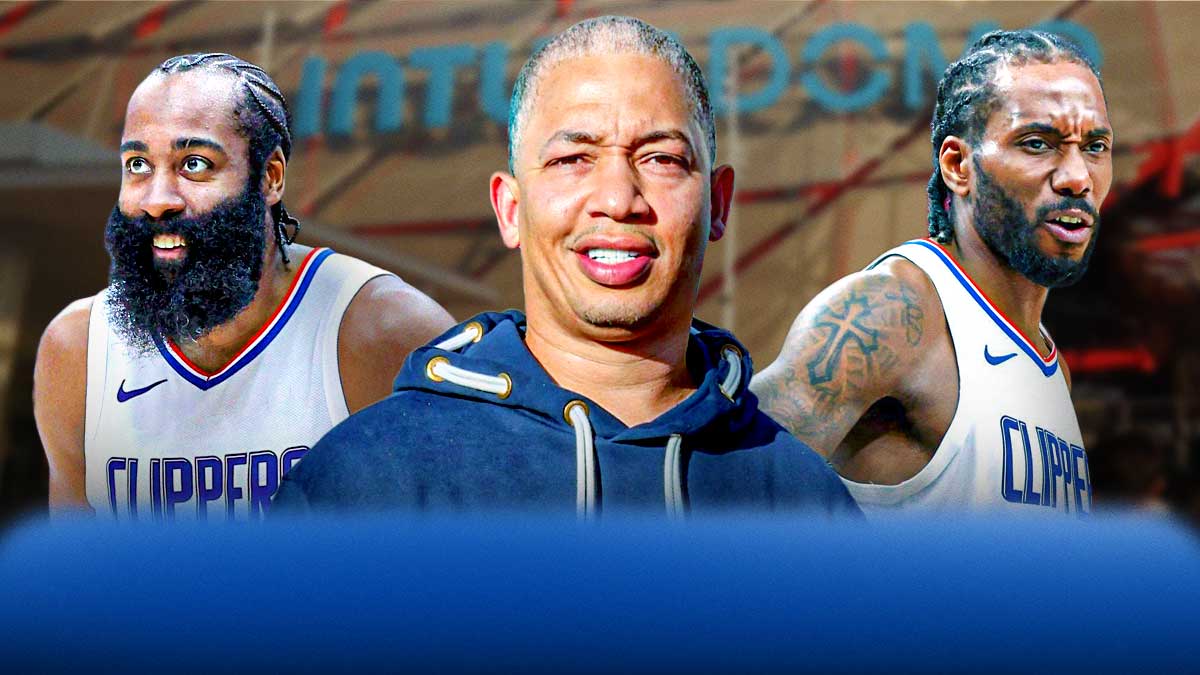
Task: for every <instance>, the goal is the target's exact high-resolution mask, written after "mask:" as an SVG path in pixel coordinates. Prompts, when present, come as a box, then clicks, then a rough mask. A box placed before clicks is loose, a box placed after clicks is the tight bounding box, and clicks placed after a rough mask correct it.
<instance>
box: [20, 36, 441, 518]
mask: <svg viewBox="0 0 1200 675" xmlns="http://www.w3.org/2000/svg"><path fill="white" fill-rule="evenodd" d="M289 123H290V116H289V114H288V109H287V103H286V101H285V100H284V97H283V95H282V94H281V93H280V91H279V88H278V87H277V86H276V85H275V83H274V82H273V81H272V80H271V78H270V76H268V75H267V73H266V72H264V71H263V70H262V69H261V68H259V67H258V66H255V65H253V64H251V63H247V62H246V61H243V60H241V59H239V58H237V57H234V56H230V55H228V54H190V55H186V56H177V57H174V58H171V59H168V60H167V61H165V62H163V63H162V65H160V66H158V67H157V68H155V70H154V71H153V72H151V73H150V75H149V76H148V77H147V78H146V79H145V80H144V81H143V82H142V83H141V84H140V85H139V86H138V87H137V89H136V90H135V91H134V93H133V95H132V97H131V98H130V101H129V105H128V108H127V110H126V115H125V125H124V130H123V133H122V138H121V147H120V153H121V164H122V174H121V190H120V195H119V197H118V201H117V204H116V206H115V207H114V208H113V210H112V213H111V215H110V216H109V219H108V224H107V227H106V229H105V244H106V247H107V249H108V252H109V255H110V257H111V259H112V265H111V268H110V277H109V282H110V283H109V286H108V287H107V288H106V289H104V290H103V291H101V292H100V293H99V294H97V295H96V296H94V297H92V298H86V299H83V300H79V301H76V302H74V303H72V304H71V305H69V306H68V307H67V308H66V309H65V310H63V312H62V313H60V314H59V315H58V316H57V317H56V318H55V319H54V320H53V321H52V322H51V324H50V326H49V327H48V328H47V329H46V332H45V334H44V335H43V336H42V340H41V344H40V346H39V348H38V356H37V364H36V367H35V374H34V412H35V416H36V419H37V424H38V430H39V433H40V434H41V437H42V442H43V444H44V446H45V449H46V457H47V459H48V461H49V466H50V504H51V507H52V509H53V510H65V509H80V510H85V511H87V510H91V511H94V512H96V513H97V514H101V515H109V516H116V517H119V518H138V519H142V520H151V519H168V520H169V519H173V518H180V519H184V518H188V519H190V518H225V517H246V516H251V517H254V516H258V515H261V514H262V512H263V511H264V510H265V509H266V508H267V507H268V506H269V504H270V499H271V497H272V495H273V494H274V492H275V489H276V488H277V486H278V485H279V482H280V480H281V478H282V476H283V474H284V473H285V472H286V471H287V470H288V469H289V468H291V466H293V465H294V464H295V463H296V462H297V461H299V460H300V458H301V457H302V456H303V455H304V454H305V453H306V452H307V450H308V447H309V446H310V445H313V444H315V443H316V441H317V440H318V439H319V438H320V437H321V436H322V435H323V434H324V433H325V432H326V431H328V430H329V429H330V428H332V427H333V426H334V425H335V424H337V423H338V422H340V421H341V420H342V419H344V418H346V417H347V416H348V415H349V414H350V413H351V412H354V411H356V410H359V409H361V408H363V407H365V406H367V405H368V404H370V403H373V402H374V401H377V400H379V399H381V398H383V397H384V396H386V395H387V394H388V392H390V391H391V380H392V377H393V376H394V374H395V373H396V372H397V371H398V370H399V368H400V365H401V364H402V363H403V361H404V358H405V357H406V356H407V355H408V353H409V352H411V351H412V350H413V349H414V348H416V347H417V346H419V345H422V344H424V343H425V342H427V341H428V340H429V339H430V338H432V337H434V336H436V335H437V334H439V333H441V332H443V331H444V330H445V329H446V328H447V327H449V326H450V325H452V324H453V320H452V319H451V317H450V316H449V314H447V313H446V311H445V310H444V309H442V308H441V307H440V306H439V305H438V304H437V303H435V302H434V301H432V300H431V299H429V298H428V297H426V296H425V295H423V294H422V293H420V292H419V291H417V290H416V289H414V288H412V287H411V286H408V285H407V284H405V283H404V282H402V281H400V280H399V279H398V278H396V277H395V276H394V275H391V274H389V273H387V272H385V271H383V270H381V269H379V268H376V267H374V266H371V265H369V264H367V263H365V262H363V261H360V260H356V259H354V258H350V257H347V256H343V255H339V254H336V253H334V252H333V251H331V250H329V249H320V248H317V249H314V248H311V247H308V246H302V245H299V244H296V243H294V241H293V240H294V239H295V236H296V234H297V232H298V231H299V229H300V224H299V222H298V221H296V219H295V218H293V217H292V216H291V215H289V214H288V212H287V209H285V208H284V206H283V193H284V183H285V175H286V171H287V163H288V159H289V157H290V155H291V149H292V142H291V133H290V130H289Z"/></svg>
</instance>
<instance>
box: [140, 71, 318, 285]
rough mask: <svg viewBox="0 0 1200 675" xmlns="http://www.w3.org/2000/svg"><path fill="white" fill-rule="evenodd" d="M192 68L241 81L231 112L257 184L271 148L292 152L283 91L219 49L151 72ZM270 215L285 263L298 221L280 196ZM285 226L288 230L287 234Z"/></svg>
mask: <svg viewBox="0 0 1200 675" xmlns="http://www.w3.org/2000/svg"><path fill="white" fill-rule="evenodd" d="M195 69H206V70H219V71H223V72H226V73H230V74H232V75H233V76H234V77H236V78H237V80H238V82H239V83H240V84H241V91H240V93H241V97H240V100H239V101H238V102H237V104H236V106H235V110H234V115H235V116H236V117H237V121H238V131H239V132H241V134H242V136H244V137H245V138H246V140H247V141H248V142H249V144H250V181H251V184H252V185H260V184H261V183H262V176H263V171H265V170H266V164H267V158H268V157H270V156H271V153H272V152H274V151H275V148H279V149H280V150H282V151H283V156H284V159H288V158H290V157H291V155H292V133H291V126H292V116H291V113H290V112H289V111H288V106H287V100H286V99H284V97H283V92H281V91H280V90H279V86H278V85H276V84H275V81H274V80H272V79H271V76H270V75H267V72H266V71H265V70H263V69H262V68H260V67H258V66H256V65H254V64H253V63H250V62H248V61H243V60H242V59H239V58H238V57H236V56H233V55H231V54H223V53H220V52H214V53H209V54H184V55H181V56H173V57H171V58H169V59H167V60H166V61H163V62H162V63H161V64H160V65H159V66H158V67H157V68H156V69H155V72H159V73H162V74H164V75H170V74H173V73H181V72H186V71H189V70H195ZM271 218H272V220H273V221H274V222H275V242H276V244H277V245H278V248H279V254H280V255H281V256H282V257H283V262H284V264H287V263H288V262H289V260H288V255H287V244H290V243H292V242H294V241H295V240H296V235H298V234H300V221H298V220H296V219H295V218H294V217H292V215H291V214H290V213H288V211H287V209H286V208H284V206H283V200H282V199H281V200H279V202H277V203H276V204H275V205H274V206H272V207H271ZM289 226H290V227H291V230H292V231H291V235H290V236H289V235H288V227H289Z"/></svg>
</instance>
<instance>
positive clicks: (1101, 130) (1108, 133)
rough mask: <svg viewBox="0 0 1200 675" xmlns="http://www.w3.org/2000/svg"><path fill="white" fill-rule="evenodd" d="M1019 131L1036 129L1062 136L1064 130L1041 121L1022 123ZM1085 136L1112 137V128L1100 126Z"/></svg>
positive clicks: (1024, 131) (1040, 131)
mask: <svg viewBox="0 0 1200 675" xmlns="http://www.w3.org/2000/svg"><path fill="white" fill-rule="evenodd" d="M1017 131H1018V133H1026V132H1029V131H1036V132H1039V133H1043V134H1049V135H1051V136H1062V135H1063V134H1062V132H1061V131H1059V129H1058V127H1056V126H1054V125H1051V124H1043V123H1041V122H1030V123H1029V124H1025V125H1022V126H1021V127H1020V128H1018V129H1017ZM1084 136H1085V137H1086V138H1111V137H1112V129H1107V128H1105V127H1098V128H1096V129H1092V130H1091V131H1089V132H1087V133H1086V134H1084Z"/></svg>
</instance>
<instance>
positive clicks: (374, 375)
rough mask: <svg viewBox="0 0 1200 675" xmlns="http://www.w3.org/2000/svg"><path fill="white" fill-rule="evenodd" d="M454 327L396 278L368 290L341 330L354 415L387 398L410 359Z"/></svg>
mask: <svg viewBox="0 0 1200 675" xmlns="http://www.w3.org/2000/svg"><path fill="white" fill-rule="evenodd" d="M453 325H454V318H453V317H451V316H450V313H449V312H447V311H446V310H445V309H443V308H442V306H441V305H439V304H438V303H437V302H435V301H434V300H433V299H432V298H430V297H429V296H427V295H425V294H424V293H422V292H421V291H419V290H417V289H416V288H413V287H412V286H410V285H409V284H407V283H405V282H404V281H402V280H401V279H399V278H397V277H395V276H391V275H384V276H378V277H375V278H374V279H371V280H370V281H368V282H367V283H366V284H363V287H362V288H361V289H359V291H358V293H357V294H356V295H355V296H354V299H353V300H351V302H350V306H349V307H347V308H346V313H345V314H344V315H343V316H342V323H341V326H340V328H339V329H338V363H339V367H340V370H341V376H342V389H343V391H344V392H345V395H346V404H347V406H348V407H349V408H350V411H351V412H354V411H356V410H358V409H360V408H363V407H365V406H367V405H370V404H371V403H374V402H375V401H378V400H380V399H382V398H383V397H384V396H387V394H388V393H389V392H390V391H391V383H392V379H394V378H395V375H396V373H397V372H398V371H399V370H400V366H401V365H403V364H404V359H405V358H407V357H408V355H409V354H410V353H411V352H412V351H413V350H414V349H416V348H417V347H420V346H422V345H424V344H425V343H427V342H429V341H430V340H432V339H433V338H435V337H437V336H438V335H441V334H442V333H444V332H446V331H447V330H448V329H449V328H450V327H451V326H453Z"/></svg>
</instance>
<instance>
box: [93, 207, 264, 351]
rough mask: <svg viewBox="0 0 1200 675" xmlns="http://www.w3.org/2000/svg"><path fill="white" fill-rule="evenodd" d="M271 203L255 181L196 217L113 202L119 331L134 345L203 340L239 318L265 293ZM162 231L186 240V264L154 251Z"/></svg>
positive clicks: (112, 308) (144, 347)
mask: <svg viewBox="0 0 1200 675" xmlns="http://www.w3.org/2000/svg"><path fill="white" fill-rule="evenodd" d="M265 216H266V203H265V201H264V200H263V197H262V195H261V194H260V193H258V192H257V191H256V190H252V189H251V187H250V186H247V188H246V189H245V190H244V191H243V192H242V194H240V195H238V196H237V197H233V198H231V199H229V200H226V201H224V202H221V203H220V204H218V205H217V206H215V207H213V208H212V209H211V210H210V211H208V212H207V213H204V214H201V215H198V216H194V217H191V218H185V217H172V218H168V219H156V218H151V217H149V216H145V215H143V216H139V217H137V218H129V217H127V216H125V214H123V213H121V210H120V208H119V207H113V210H112V213H111V214H110V215H109V217H108V224H107V226H106V227H105V230H104V244H105V248H107V249H108V254H109V257H110V258H111V259H112V265H111V266H110V268H109V312H110V321H111V323H112V326H113V328H114V330H115V331H116V332H117V334H118V335H120V336H121V337H122V338H123V339H124V340H125V341H126V342H127V343H128V344H129V345H130V346H131V347H132V348H133V349H134V350H136V351H138V352H146V351H150V350H152V349H153V348H154V344H155V340H156V339H158V338H170V339H172V340H175V341H182V340H196V339H198V338H200V337H202V336H203V335H205V334H207V333H208V332H210V331H211V330H213V329H214V328H216V327H217V326H220V325H221V324H223V323H226V322H227V321H229V320H231V319H232V318H233V317H234V316H236V315H237V313H238V312H240V311H242V310H243V309H245V308H246V306H247V305H249V304H250V301H251V300H253V299H254V295H255V293H257V292H258V282H259V279H260V277H261V276H262V266H263V256H264V253H265V251H266V221H265ZM156 234H177V235H180V236H181V237H182V238H183V241H184V244H185V245H186V249H185V250H186V255H185V257H184V258H183V260H181V261H179V262H178V263H173V262H160V261H158V260H156V259H155V257H154V250H153V245H152V241H153V239H154V236H155V235H156Z"/></svg>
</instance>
